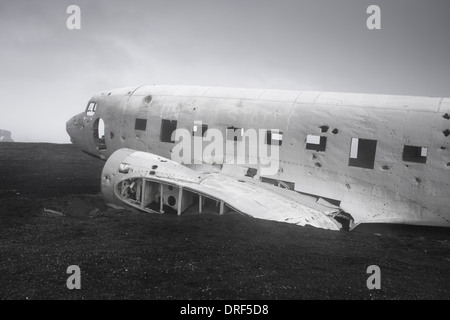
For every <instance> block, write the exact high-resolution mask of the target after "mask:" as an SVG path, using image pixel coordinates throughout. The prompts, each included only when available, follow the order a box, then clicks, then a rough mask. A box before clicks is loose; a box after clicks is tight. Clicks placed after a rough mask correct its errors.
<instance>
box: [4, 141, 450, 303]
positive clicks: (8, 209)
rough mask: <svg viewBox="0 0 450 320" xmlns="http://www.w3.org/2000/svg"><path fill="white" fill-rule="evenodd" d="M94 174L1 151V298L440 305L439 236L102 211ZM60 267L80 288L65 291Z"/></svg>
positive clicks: (81, 164) (50, 150)
mask: <svg viewBox="0 0 450 320" xmlns="http://www.w3.org/2000/svg"><path fill="white" fill-rule="evenodd" d="M102 166H103V162H102V161H101V160H97V159H95V158H92V157H89V156H87V155H85V154H83V153H82V152H80V151H79V150H77V149H75V148H74V147H73V146H71V145H55V144H24V143H4V144H0V257H1V259H0V299H96V298H100V299H124V298H126V299H134V298H139V299H140V298H145V299H448V298H450V233H449V230H448V229H444V228H418V227H409V228H408V227H397V226H388V227H386V226H371V227H370V228H369V227H363V228H359V229H358V228H357V229H355V230H354V231H352V232H346V231H340V232H335V231H326V230H320V229H315V228H313V227H299V226H296V225H290V224H284V223H276V222H271V221H264V220H258V219H252V218H248V217H243V216H240V215H236V214H229V215H223V216H220V215H215V214H203V215H186V216H181V217H177V216H174V215H156V214H155V215H153V214H146V213H137V212H132V211H126V210H113V209H108V208H107V207H106V206H105V205H104V203H103V201H102V198H101V196H100V195H99V192H100V175H101V170H102ZM44 208H45V209H51V210H54V211H55V212H61V213H63V215H62V216H61V215H59V214H58V213H52V212H45V211H44ZM70 265H78V266H80V268H81V283H82V284H81V286H82V288H81V290H68V289H67V287H66V280H67V277H68V276H69V275H68V274H66V270H67V267H68V266H70ZM370 265H377V266H379V267H380V268H381V289H380V290H368V289H367V286H366V280H367V278H368V277H369V274H367V273H366V270H367V267H368V266H370Z"/></svg>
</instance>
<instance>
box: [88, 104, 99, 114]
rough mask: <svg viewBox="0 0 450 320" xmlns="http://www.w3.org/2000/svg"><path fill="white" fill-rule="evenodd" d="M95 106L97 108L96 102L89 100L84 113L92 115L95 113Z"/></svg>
mask: <svg viewBox="0 0 450 320" xmlns="http://www.w3.org/2000/svg"><path fill="white" fill-rule="evenodd" d="M96 108H97V103H96V102H89V104H88V107H87V109H86V115H88V116H93V115H94V114H95V109H96Z"/></svg>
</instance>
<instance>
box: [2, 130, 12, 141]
mask: <svg viewBox="0 0 450 320" xmlns="http://www.w3.org/2000/svg"><path fill="white" fill-rule="evenodd" d="M0 142H14V140H13V139H11V131H8V130H2V129H0Z"/></svg>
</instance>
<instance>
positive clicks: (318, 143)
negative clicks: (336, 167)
mask: <svg viewBox="0 0 450 320" xmlns="http://www.w3.org/2000/svg"><path fill="white" fill-rule="evenodd" d="M326 146H327V137H322V136H314V135H311V134H308V135H307V136H306V149H308V150H314V151H325V149H326Z"/></svg>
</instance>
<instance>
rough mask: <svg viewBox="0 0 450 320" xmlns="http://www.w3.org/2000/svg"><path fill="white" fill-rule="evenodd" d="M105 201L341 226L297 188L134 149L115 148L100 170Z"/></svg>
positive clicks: (154, 208)
mask: <svg viewBox="0 0 450 320" xmlns="http://www.w3.org/2000/svg"><path fill="white" fill-rule="evenodd" d="M102 193H103V196H104V197H105V199H106V201H107V203H109V204H113V205H116V206H119V207H125V206H132V207H134V208H136V209H140V210H143V211H147V212H161V213H162V212H164V211H167V210H168V209H172V210H174V211H176V212H177V213H178V214H182V213H184V212H188V211H189V210H192V208H195V210H198V211H199V212H202V211H204V210H207V209H206V207H208V206H210V208H211V207H212V209H213V210H214V208H215V209H216V210H217V212H218V213H225V212H227V211H234V212H237V213H240V214H245V215H249V216H252V217H255V218H260V219H267V220H273V221H281V222H286V223H293V224H297V225H301V226H305V225H311V226H314V227H318V228H323V229H329V230H339V229H340V228H341V225H340V224H339V223H338V222H337V221H336V220H335V219H334V218H333V217H334V216H335V215H336V214H339V212H340V210H339V208H337V207H334V206H331V205H329V204H327V203H326V202H322V201H318V200H317V198H315V197H311V196H306V195H302V194H299V193H297V192H295V191H291V190H287V189H282V188H278V187H275V186H272V185H269V184H265V183H261V182H259V180H256V179H252V178H251V177H240V178H237V177H236V176H233V175H232V174H231V173H230V172H227V171H226V170H223V171H209V172H200V171H196V170H193V169H191V168H188V167H186V166H184V165H181V164H178V163H176V162H174V161H172V160H169V159H166V158H163V157H160V156H157V155H154V154H151V153H147V152H140V151H135V150H132V149H120V150H118V151H116V152H115V153H114V154H113V155H112V156H111V157H110V158H109V159H108V161H107V162H106V164H105V167H104V169H103V173H102Z"/></svg>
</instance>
